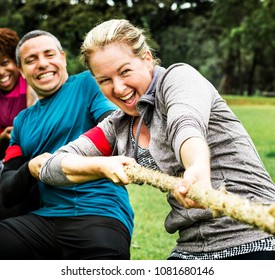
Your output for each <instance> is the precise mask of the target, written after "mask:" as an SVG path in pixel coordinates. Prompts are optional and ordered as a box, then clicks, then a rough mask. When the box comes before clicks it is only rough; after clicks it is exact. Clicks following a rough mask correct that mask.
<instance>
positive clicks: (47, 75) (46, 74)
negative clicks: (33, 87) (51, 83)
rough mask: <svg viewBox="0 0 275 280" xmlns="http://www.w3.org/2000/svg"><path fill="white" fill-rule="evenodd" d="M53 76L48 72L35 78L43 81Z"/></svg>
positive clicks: (52, 73)
mask: <svg viewBox="0 0 275 280" xmlns="http://www.w3.org/2000/svg"><path fill="white" fill-rule="evenodd" d="M53 75H54V72H48V73H44V74H41V75H39V76H38V77H37V79H38V80H42V79H45V78H48V77H52V76H53Z"/></svg>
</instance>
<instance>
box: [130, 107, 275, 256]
mask: <svg viewBox="0 0 275 280" xmlns="http://www.w3.org/2000/svg"><path fill="white" fill-rule="evenodd" d="M234 104H235V105H233V104H231V105H230V104H229V106H230V107H231V109H232V111H233V112H234V113H235V114H236V115H237V116H238V117H239V119H240V120H241V122H242V123H243V125H244V127H245V128H246V129H247V131H248V133H249V134H250V135H251V137H252V140H253V141H254V143H255V145H256V147H257V150H258V152H259V155H260V157H261V158H262V160H263V162H264V164H265V166H266V168H267V170H268V171H269V173H270V175H271V177H272V179H273V181H274V180H275V137H274V136H275V126H274V123H275V106H272V105H261V106H258V105H245V106H244V105H236V104H237V103H236V102H235V103H234ZM127 189H128V191H129V196H130V200H131V204H132V206H133V209H134V212H135V228H134V233H133V239H132V245H131V259H133V260H164V259H166V258H167V257H168V256H169V254H170V252H171V250H172V249H173V247H174V245H175V244H176V239H177V238H178V234H177V233H174V234H169V233H167V232H166V231H165V229H164V221H165V218H166V216H167V214H168V213H169V211H170V206H169V204H168V203H167V202H166V194H165V193H162V192H160V191H159V190H157V189H154V188H152V187H150V186H137V185H128V186H127Z"/></svg>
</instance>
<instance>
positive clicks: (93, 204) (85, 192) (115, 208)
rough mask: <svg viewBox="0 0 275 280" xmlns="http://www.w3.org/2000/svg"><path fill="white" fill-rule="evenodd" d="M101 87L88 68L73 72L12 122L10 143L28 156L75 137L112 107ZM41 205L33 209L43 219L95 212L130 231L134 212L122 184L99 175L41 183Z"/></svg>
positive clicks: (50, 148) (52, 148)
mask: <svg viewBox="0 0 275 280" xmlns="http://www.w3.org/2000/svg"><path fill="white" fill-rule="evenodd" d="M116 109H117V107H116V106H115V105H114V104H112V103H111V102H110V101H109V100H108V99H106V98H105V96H104V95H103V94H102V93H101V91H100V90H99V87H98V85H97V83H96V81H95V79H94V78H93V77H92V75H91V73H90V72H89V71H85V72H82V73H80V74H77V75H72V76H70V77H69V79H68V80H67V81H66V83H65V84H64V85H63V86H62V87H61V89H60V90H59V91H57V92H56V93H55V94H54V95H52V96H49V97H45V98H43V99H41V100H39V101H38V102H37V103H36V104H35V105H33V106H31V107H30V108H28V109H25V110H23V111H21V112H20V113H19V115H18V116H17V117H16V118H15V120H14V129H13V131H12V137H11V142H10V145H11V146H12V145H16V146H19V147H20V148H21V151H22V154H23V156H24V157H26V158H27V159H31V158H33V157H35V156H37V155H39V154H42V153H44V152H49V153H53V152H54V151H55V150H57V149H58V148H59V147H61V146H63V145H65V144H67V143H68V142H70V141H73V140H75V139H76V138H78V136H79V135H81V134H82V133H84V132H86V131H88V130H89V129H90V128H92V127H94V126H95V125H96V124H97V120H98V118H99V117H100V116H101V115H103V114H104V113H106V112H107V111H110V110H116ZM39 190H40V196H41V202H42V207H41V208H40V209H38V210H36V211H33V213H35V214H37V215H41V216H47V217H65V216H83V215H99V216H107V217H112V218H115V219H118V220H120V221H121V222H122V223H123V224H124V225H125V226H126V227H127V228H128V230H129V233H130V235H132V231H133V217H134V215H133V210H132V207H131V205H130V202H129V197H128V192H127V190H126V188H125V187H122V186H117V185H115V184H114V183H112V182H111V181H110V180H107V179H101V180H96V181H90V182H86V183H82V184H75V185H71V186H62V187H60V186H58V187H57V186H50V185H45V184H44V183H42V182H39Z"/></svg>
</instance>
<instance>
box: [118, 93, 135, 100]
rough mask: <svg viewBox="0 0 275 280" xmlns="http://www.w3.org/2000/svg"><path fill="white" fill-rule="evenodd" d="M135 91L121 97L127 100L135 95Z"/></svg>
mask: <svg viewBox="0 0 275 280" xmlns="http://www.w3.org/2000/svg"><path fill="white" fill-rule="evenodd" d="M133 94H134V92H131V93H129V94H128V95H126V96H124V97H120V99H121V100H123V101H125V100H127V99H129V98H131V97H132V96H133Z"/></svg>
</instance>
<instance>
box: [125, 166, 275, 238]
mask: <svg viewBox="0 0 275 280" xmlns="http://www.w3.org/2000/svg"><path fill="white" fill-rule="evenodd" d="M125 172H126V174H127V176H128V177H129V179H130V181H131V183H134V184H147V185H151V186H153V187H155V188H158V189H160V190H161V191H163V192H170V191H172V190H173V189H174V186H175V185H177V184H179V182H180V181H181V180H182V179H181V178H180V177H173V176H169V175H167V174H164V173H161V172H159V171H154V170H151V169H148V168H145V167H142V166H139V165H127V166H125ZM186 197H188V198H190V199H192V200H194V201H195V202H197V203H198V204H199V205H200V206H202V207H205V208H209V209H210V210H211V211H212V213H213V216H215V217H216V216H220V215H225V216H228V217H231V218H233V219H235V220H237V221H239V222H242V223H247V224H250V225H252V226H255V227H258V228H260V229H262V230H264V231H266V232H268V233H271V234H275V204H271V205H262V204H260V203H251V202H250V201H249V200H247V199H244V198H241V197H239V196H237V195H234V194H231V193H228V192H227V191H226V190H225V188H222V189H221V190H215V189H213V188H203V187H200V186H198V185H192V186H191V187H190V189H189V191H188V192H187V194H186Z"/></svg>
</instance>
